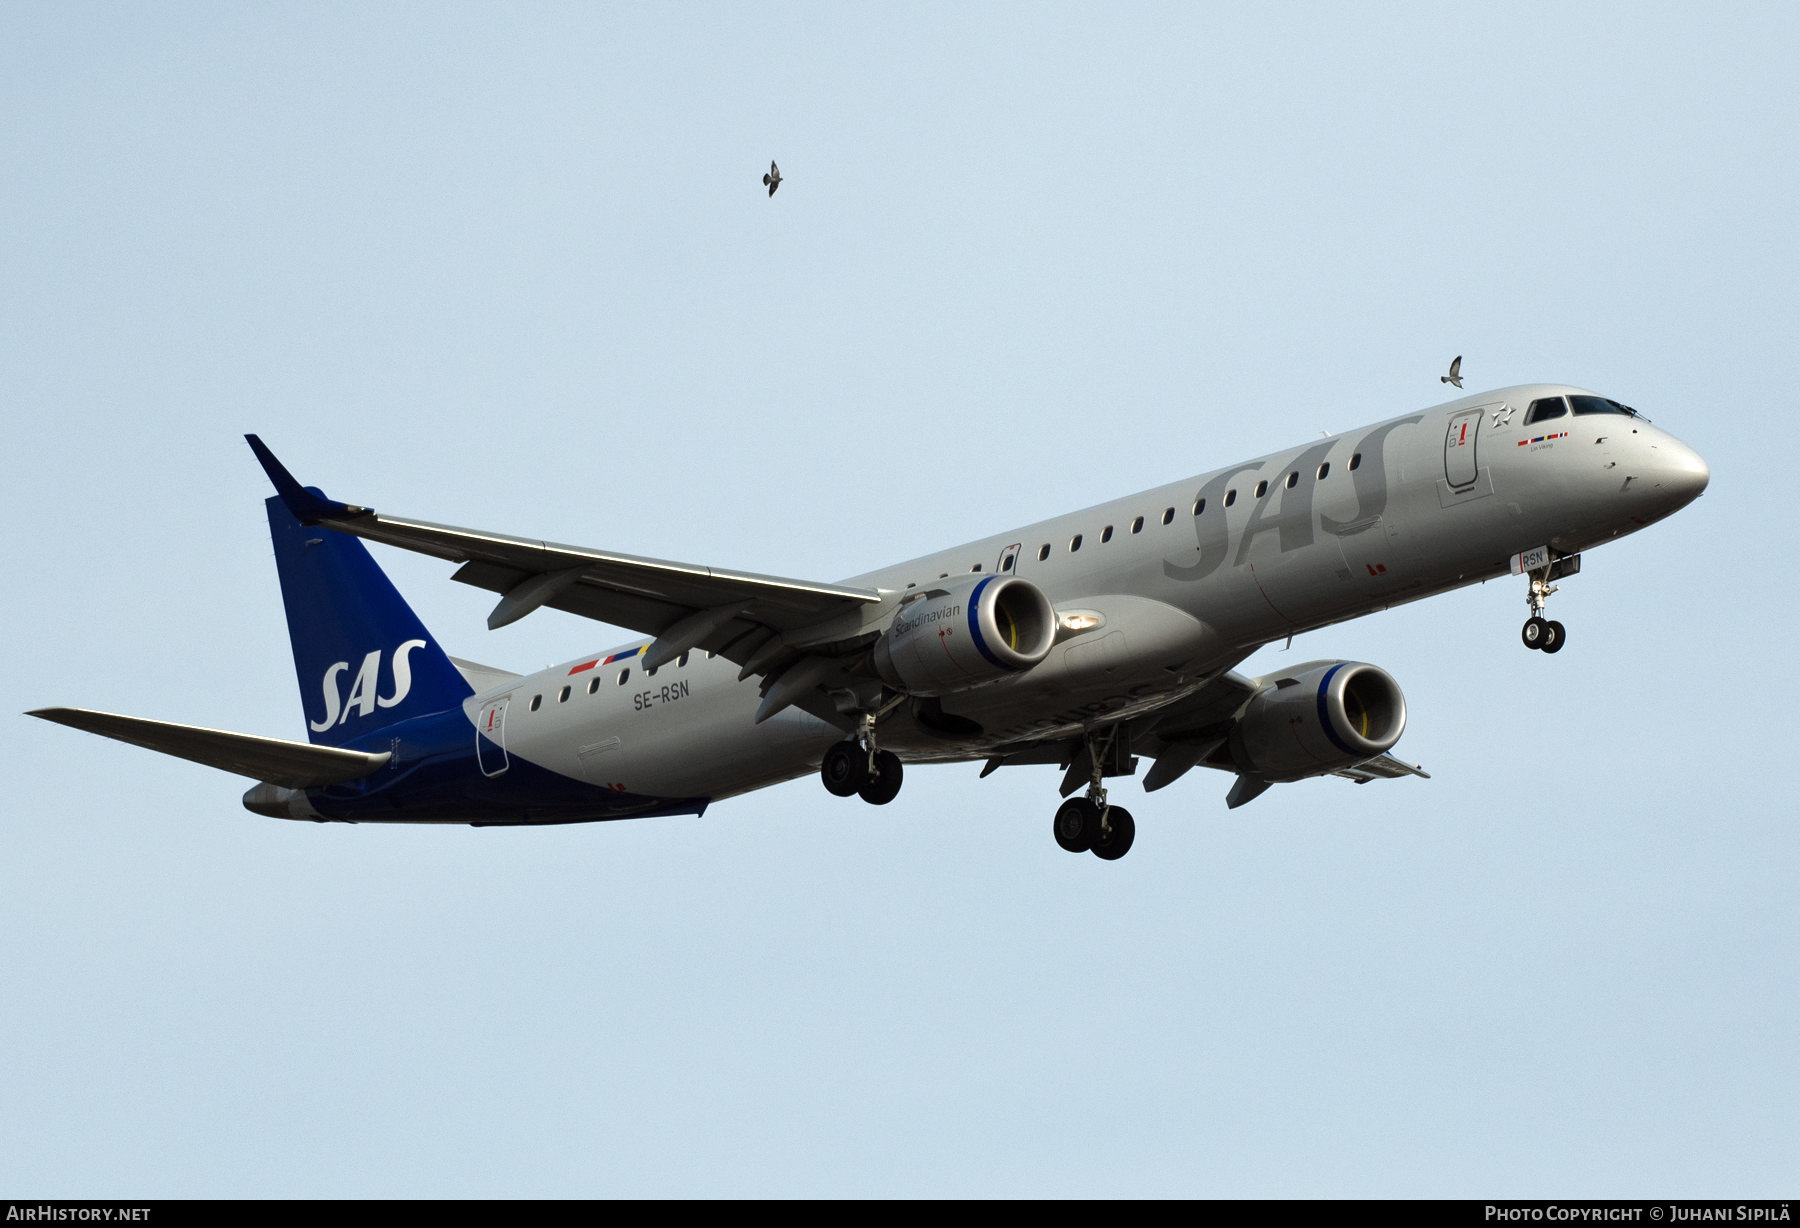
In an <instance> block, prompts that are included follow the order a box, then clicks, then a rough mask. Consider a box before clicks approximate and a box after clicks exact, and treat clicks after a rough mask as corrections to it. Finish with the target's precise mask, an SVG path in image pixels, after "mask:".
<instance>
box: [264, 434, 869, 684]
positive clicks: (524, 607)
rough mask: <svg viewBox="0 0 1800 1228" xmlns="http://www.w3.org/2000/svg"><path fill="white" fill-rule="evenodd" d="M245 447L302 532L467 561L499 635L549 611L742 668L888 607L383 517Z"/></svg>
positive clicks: (839, 591) (863, 593)
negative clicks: (833, 625)
mask: <svg viewBox="0 0 1800 1228" xmlns="http://www.w3.org/2000/svg"><path fill="white" fill-rule="evenodd" d="M245 438H247V439H248V440H249V442H250V446H251V448H252V449H253V450H254V451H255V452H256V455H257V459H258V460H260V461H261V462H262V465H263V468H264V469H265V470H266V471H267V472H268V474H269V478H270V480H271V481H273V482H274V483H275V489H276V490H277V491H278V492H279V493H280V495H281V498H282V501H283V502H284V503H286V504H287V507H288V510H289V511H291V512H293V514H294V516H295V518H296V519H298V520H299V521H300V522H301V523H302V524H307V525H323V526H325V527H326V528H330V529H334V530H336V531H337V532H340V533H349V534H352V535H353V536H356V537H361V538H365V539H367V540H369V541H378V542H383V543H385V544H387V545H390V546H398V547H400V548H401V549H403V550H415V551H418V552H419V553H421V554H429V555H432V556H434V557H436V558H440V559H445V560H448V561H450V562H453V563H461V564H462V566H461V567H460V568H458V569H457V572H456V574H455V576H454V577H453V578H454V579H456V580H459V581H461V582H462V583H464V584H471V585H474V586H475V587H476V588H485V589H487V590H489V591H490V592H495V593H499V594H501V599H500V603H499V604H498V605H497V606H495V607H494V612H493V613H492V614H490V615H489V616H488V626H489V627H490V628H498V627H503V626H505V625H507V624H508V623H511V622H514V621H516V620H518V619H520V618H523V617H524V616H525V615H527V614H529V613H531V611H533V610H535V609H538V608H539V607H540V606H549V607H550V608H552V609H557V610H564V611H567V612H568V613H571V614H579V615H581V616H583V617H584V618H592V619H595V620H597V621H599V622H605V623H611V624H613V625H614V626H619V627H626V628H629V629H631V630H633V631H639V632H642V633H644V634H647V635H654V636H657V637H658V640H657V643H656V644H653V645H652V646H651V649H650V653H649V655H648V656H647V657H646V659H645V662H644V663H645V664H646V665H659V664H661V663H662V662H664V661H666V660H670V659H672V658H673V657H675V656H677V655H678V654H680V653H682V652H685V651H687V650H688V649H690V648H706V649H710V650H712V651H715V652H720V653H722V654H723V655H725V656H726V657H727V658H728V659H730V660H734V661H738V662H739V663H740V664H743V663H745V662H746V661H747V660H748V659H749V657H750V656H751V654H752V653H754V652H755V651H756V649H757V648H759V647H761V646H762V644H763V643H765V642H766V641H768V640H770V639H771V638H772V637H771V635H770V634H769V633H771V632H773V633H777V634H779V633H782V632H793V631H799V630H800V629H802V628H806V627H812V626H815V625H817V624H820V623H824V622H827V621H829V620H831V619H833V618H835V617H837V616H839V615H842V614H847V613H851V612H852V611H855V610H857V609H860V608H861V607H863V606H865V605H869V604H872V603H876V602H879V601H880V600H881V594H880V593H878V592H875V591H874V590H872V589H862V588H850V587H846V586H844V585H839V584H817V583H813V582H810V581H805V580H789V579H784V578H782V577H780V576H764V575H757V574H754V573H752V572H742V571H727V570H725V569H722V568H717V567H705V566H698V565H695V564H689V563H675V562H670V561H668V560H665V559H650V558H641V557H639V556H637V555H631V554H617V553H614V552H611V551H605V550H593V549H589V548H587V547H584V546H568V545H561V544H558V543H556V542H547V541H540V540H538V539H535V538H526V537H510V536H507V535H505V534H501V533H487V532H482V531H480V530H475V529H460V528H456V527H454V526H452V525H442V524H432V523H430V522H428V521H423V520H407V519H404V518H402V517H398V516H383V515H380V514H378V513H376V512H375V511H374V509H372V508H366V507H357V506H354V505H351V504H345V503H338V502H335V501H333V500H331V499H328V498H326V497H325V496H324V495H323V494H322V493H321V492H319V491H318V490H317V489H316V488H306V487H302V486H301V485H300V484H299V482H297V481H296V480H295V479H294V477H293V475H292V474H290V473H289V472H288V471H287V470H286V469H285V468H284V467H283V466H282V464H281V462H280V461H278V460H276V459H275V456H274V454H273V453H271V452H270V451H269V450H268V448H267V447H265V446H264V445H263V442H262V441H261V440H260V439H258V438H257V437H256V436H254V435H248V436H246V437H245Z"/></svg>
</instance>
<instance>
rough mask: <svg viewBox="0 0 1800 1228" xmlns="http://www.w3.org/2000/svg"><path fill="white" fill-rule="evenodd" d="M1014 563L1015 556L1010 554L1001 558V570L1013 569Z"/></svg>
mask: <svg viewBox="0 0 1800 1228" xmlns="http://www.w3.org/2000/svg"><path fill="white" fill-rule="evenodd" d="M1012 565H1013V556H1012V555H1010V554H1009V555H1007V556H1006V557H1005V558H1003V559H1001V560H1000V570H1001V571H1011V570H1012Z"/></svg>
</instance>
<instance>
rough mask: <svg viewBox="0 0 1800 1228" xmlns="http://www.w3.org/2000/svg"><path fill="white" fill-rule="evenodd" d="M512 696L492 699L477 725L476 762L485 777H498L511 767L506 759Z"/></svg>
mask: <svg viewBox="0 0 1800 1228" xmlns="http://www.w3.org/2000/svg"><path fill="white" fill-rule="evenodd" d="M511 698H512V696H510V695H507V696H504V697H503V698H500V699H490V700H489V701H488V702H487V703H485V704H483V705H482V707H481V717H480V719H479V720H478V721H477V722H476V724H475V762H476V763H477V764H479V765H480V767H481V774H482V775H483V776H498V775H500V773H502V772H504V771H505V770H506V769H507V767H508V766H510V765H509V763H508V761H507V758H506V701H507V700H508V699H511Z"/></svg>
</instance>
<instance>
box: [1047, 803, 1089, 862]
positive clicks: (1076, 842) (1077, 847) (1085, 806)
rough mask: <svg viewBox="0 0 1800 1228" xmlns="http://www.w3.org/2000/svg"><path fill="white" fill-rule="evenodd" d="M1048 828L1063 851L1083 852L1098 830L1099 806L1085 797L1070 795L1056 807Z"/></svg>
mask: <svg viewBox="0 0 1800 1228" xmlns="http://www.w3.org/2000/svg"><path fill="white" fill-rule="evenodd" d="M1050 830H1051V833H1052V834H1053V835H1055V837H1056V842H1057V843H1058V844H1060V845H1061V846H1062V848H1063V851H1064V852H1067V853H1085V852H1087V851H1088V850H1089V849H1090V848H1092V847H1093V846H1094V837H1095V835H1097V834H1098V833H1099V831H1100V808H1099V807H1098V806H1096V805H1094V803H1092V802H1090V801H1088V799H1087V798H1085V797H1071V798H1070V799H1069V800H1068V801H1066V802H1064V803H1063V804H1062V805H1061V806H1058V807H1057V808H1056V821H1055V822H1053V823H1052V824H1051V825H1050Z"/></svg>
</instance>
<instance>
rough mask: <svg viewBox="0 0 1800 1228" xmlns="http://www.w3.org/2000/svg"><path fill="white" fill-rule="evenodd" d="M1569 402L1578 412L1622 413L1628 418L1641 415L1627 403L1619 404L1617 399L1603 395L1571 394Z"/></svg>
mask: <svg viewBox="0 0 1800 1228" xmlns="http://www.w3.org/2000/svg"><path fill="white" fill-rule="evenodd" d="M1569 403H1570V404H1571V405H1573V406H1574V407H1575V412H1576V413H1578V414H1624V415H1626V416H1627V417H1630V418H1639V417H1642V416H1643V415H1641V414H1639V413H1638V411H1637V410H1635V409H1633V408H1631V406H1629V405H1621V404H1619V403H1618V402H1617V401H1609V400H1607V399H1606V398H1605V397H1587V396H1571V397H1570V398H1569Z"/></svg>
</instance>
